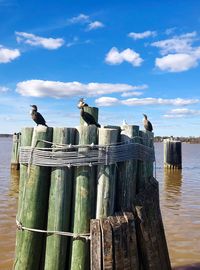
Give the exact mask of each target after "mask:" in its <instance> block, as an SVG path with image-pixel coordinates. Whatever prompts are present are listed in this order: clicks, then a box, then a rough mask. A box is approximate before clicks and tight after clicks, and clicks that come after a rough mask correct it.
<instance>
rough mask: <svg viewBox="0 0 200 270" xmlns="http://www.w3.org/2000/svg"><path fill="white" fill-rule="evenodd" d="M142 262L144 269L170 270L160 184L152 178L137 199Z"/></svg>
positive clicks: (136, 207) (138, 232) (137, 227)
mask: <svg viewBox="0 0 200 270" xmlns="http://www.w3.org/2000/svg"><path fill="white" fill-rule="evenodd" d="M135 209H136V213H137V223H136V224H137V226H136V231H137V235H138V244H139V250H140V252H141V254H140V260H142V263H143V266H144V269H149V270H160V269H164V270H170V269H171V266H170V261H169V254H168V250H167V244H166V239H165V235H164V230H163V223H162V218H161V213H160V208H159V191H158V183H157V181H156V180H155V179H154V178H151V180H150V183H149V184H148V186H147V187H146V189H145V190H144V191H143V192H142V193H140V194H138V195H137V197H136V206H135Z"/></svg>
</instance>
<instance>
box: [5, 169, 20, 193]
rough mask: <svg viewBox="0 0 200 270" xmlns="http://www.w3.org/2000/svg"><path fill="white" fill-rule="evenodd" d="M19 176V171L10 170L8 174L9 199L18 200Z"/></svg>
mask: <svg viewBox="0 0 200 270" xmlns="http://www.w3.org/2000/svg"><path fill="white" fill-rule="evenodd" d="M19 176H20V171H19V170H11V174H10V189H9V193H8V195H9V196H10V197H13V198H14V197H15V198H18V192H19Z"/></svg>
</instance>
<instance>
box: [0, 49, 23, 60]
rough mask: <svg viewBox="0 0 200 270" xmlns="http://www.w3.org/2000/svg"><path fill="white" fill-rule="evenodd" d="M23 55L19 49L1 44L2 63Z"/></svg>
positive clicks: (0, 57)
mask: <svg viewBox="0 0 200 270" xmlns="http://www.w3.org/2000/svg"><path fill="white" fill-rule="evenodd" d="M20 55H21V53H20V51H19V50H18V49H8V48H5V47H4V46H2V45H0V63H4V64H5V63H9V62H11V61H13V60H14V59H16V58H17V57H19V56H20Z"/></svg>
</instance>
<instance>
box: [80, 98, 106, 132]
mask: <svg viewBox="0 0 200 270" xmlns="http://www.w3.org/2000/svg"><path fill="white" fill-rule="evenodd" d="M77 107H78V108H79V109H80V110H81V117H82V118H83V120H84V121H85V122H86V123H87V124H88V126H89V125H95V126H96V127H101V126H100V125H99V124H98V123H97V122H96V121H95V119H94V117H93V116H92V115H91V114H90V113H88V112H85V111H84V107H88V104H87V103H85V102H84V99H83V98H81V99H80V100H79V103H78V105H77Z"/></svg>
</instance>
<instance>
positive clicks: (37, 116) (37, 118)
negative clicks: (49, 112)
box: [30, 105, 47, 127]
mask: <svg viewBox="0 0 200 270" xmlns="http://www.w3.org/2000/svg"><path fill="white" fill-rule="evenodd" d="M30 106H31V107H32V110H31V111H30V114H31V117H32V119H33V121H35V123H36V124H37V125H43V126H46V127H47V124H46V121H45V119H44V117H43V116H42V115H41V114H40V113H39V112H38V111H37V106H36V105H30Z"/></svg>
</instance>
